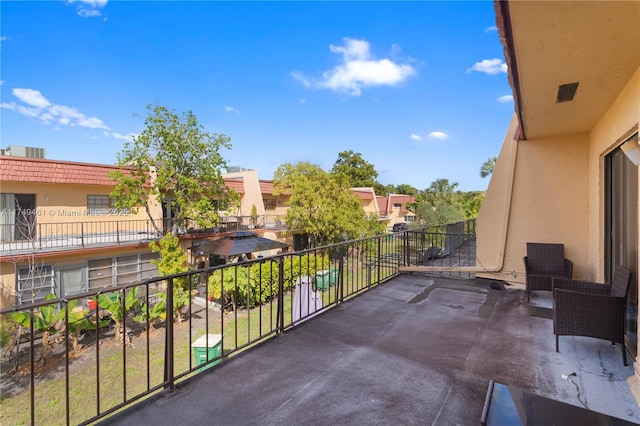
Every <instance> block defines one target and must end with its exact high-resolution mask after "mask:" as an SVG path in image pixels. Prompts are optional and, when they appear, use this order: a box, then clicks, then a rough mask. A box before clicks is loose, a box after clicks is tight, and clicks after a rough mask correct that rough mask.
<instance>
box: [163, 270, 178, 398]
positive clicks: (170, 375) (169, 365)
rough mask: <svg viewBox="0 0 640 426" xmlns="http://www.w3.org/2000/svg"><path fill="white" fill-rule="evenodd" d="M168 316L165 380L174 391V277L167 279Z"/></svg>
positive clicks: (167, 385) (166, 385)
mask: <svg viewBox="0 0 640 426" xmlns="http://www.w3.org/2000/svg"><path fill="white" fill-rule="evenodd" d="M166 309H167V317H166V320H165V322H166V329H165V344H164V382H165V387H168V388H169V391H173V387H174V385H175V383H174V370H173V368H174V365H173V278H169V279H168V280H167V303H166Z"/></svg>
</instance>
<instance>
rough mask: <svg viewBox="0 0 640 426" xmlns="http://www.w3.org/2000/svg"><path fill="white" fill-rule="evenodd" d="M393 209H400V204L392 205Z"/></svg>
mask: <svg viewBox="0 0 640 426" xmlns="http://www.w3.org/2000/svg"><path fill="white" fill-rule="evenodd" d="M393 208H394V209H400V208H402V204H400V203H393Z"/></svg>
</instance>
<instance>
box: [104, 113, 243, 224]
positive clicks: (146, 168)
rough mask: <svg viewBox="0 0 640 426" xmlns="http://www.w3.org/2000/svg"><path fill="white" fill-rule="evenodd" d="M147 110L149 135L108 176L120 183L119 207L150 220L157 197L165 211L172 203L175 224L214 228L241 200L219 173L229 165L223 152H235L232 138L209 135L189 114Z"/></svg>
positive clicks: (140, 137) (120, 158)
mask: <svg viewBox="0 0 640 426" xmlns="http://www.w3.org/2000/svg"><path fill="white" fill-rule="evenodd" d="M147 110H148V116H147V118H146V119H145V126H146V127H145V129H144V130H143V131H142V132H141V133H140V134H139V135H137V136H134V137H133V141H132V142H127V143H125V145H124V148H123V149H122V151H121V152H120V153H119V154H118V161H117V164H118V165H119V166H121V170H118V171H113V172H110V173H109V176H110V178H111V179H112V180H114V181H116V182H117V183H116V187H115V189H114V191H113V192H112V193H111V196H112V197H113V198H114V200H115V207H117V208H129V209H132V210H133V211H135V210H136V209H137V208H140V207H144V208H145V209H146V211H147V214H148V215H149V218H150V219H152V217H151V211H150V207H151V206H150V202H151V200H150V196H156V197H158V201H159V202H161V203H162V205H164V204H165V203H170V205H171V210H172V212H174V214H175V217H176V218H177V219H192V220H194V221H195V222H196V223H197V224H198V225H200V226H213V225H215V224H216V223H218V222H219V218H218V215H217V211H218V210H219V209H224V208H226V207H227V206H228V205H230V204H231V203H233V202H235V201H236V200H237V195H236V194H235V192H234V191H233V190H232V189H230V188H228V187H227V186H226V185H225V182H224V179H223V178H222V172H221V169H222V168H223V167H225V166H226V162H225V160H224V159H223V157H222V155H221V154H220V150H221V149H222V148H229V147H230V146H231V145H230V138H229V137H228V136H226V135H224V134H216V133H208V132H206V131H205V130H204V127H203V126H202V125H200V124H199V123H198V120H197V118H196V116H195V115H194V114H193V112H191V111H188V112H186V113H184V114H183V115H182V116H181V117H180V116H178V115H177V114H176V113H175V112H174V111H173V110H169V109H167V108H166V107H165V106H162V105H155V106H151V105H149V106H147ZM174 232H175V230H174Z"/></svg>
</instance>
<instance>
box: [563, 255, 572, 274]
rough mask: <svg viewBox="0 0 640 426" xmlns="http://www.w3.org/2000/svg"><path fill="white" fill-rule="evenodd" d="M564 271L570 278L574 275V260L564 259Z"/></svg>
mask: <svg viewBox="0 0 640 426" xmlns="http://www.w3.org/2000/svg"><path fill="white" fill-rule="evenodd" d="M564 273H565V275H566V276H567V277H569V278H571V277H572V276H573V262H572V261H570V260H569V259H565V260H564Z"/></svg>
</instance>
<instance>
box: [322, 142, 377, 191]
mask: <svg viewBox="0 0 640 426" xmlns="http://www.w3.org/2000/svg"><path fill="white" fill-rule="evenodd" d="M331 174H343V175H344V176H346V178H347V185H348V186H349V187H350V188H357V187H374V186H375V185H376V184H377V182H376V178H377V177H378V172H377V171H376V169H375V166H374V165H373V164H371V163H369V162H367V161H366V160H365V159H364V158H362V154H360V153H359V152H353V151H351V150H349V151H342V152H340V153H338V159H337V160H336V162H335V163H334V164H333V168H332V169H331ZM378 185H379V184H378Z"/></svg>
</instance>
